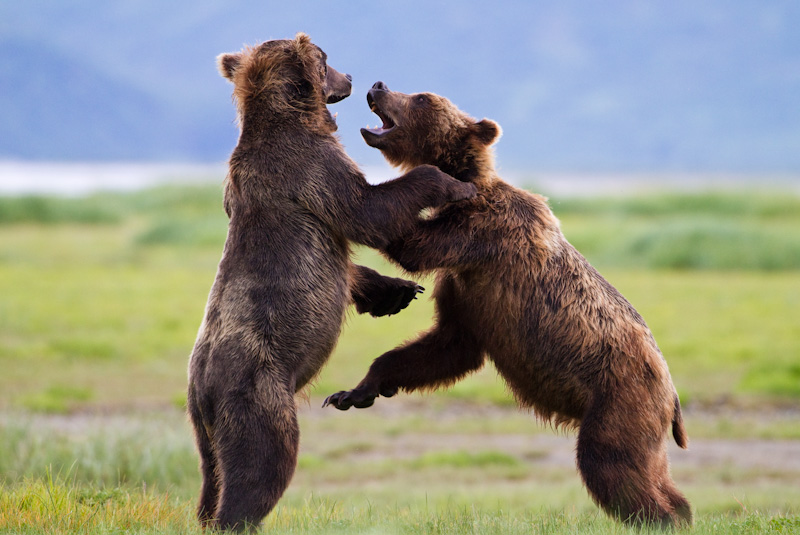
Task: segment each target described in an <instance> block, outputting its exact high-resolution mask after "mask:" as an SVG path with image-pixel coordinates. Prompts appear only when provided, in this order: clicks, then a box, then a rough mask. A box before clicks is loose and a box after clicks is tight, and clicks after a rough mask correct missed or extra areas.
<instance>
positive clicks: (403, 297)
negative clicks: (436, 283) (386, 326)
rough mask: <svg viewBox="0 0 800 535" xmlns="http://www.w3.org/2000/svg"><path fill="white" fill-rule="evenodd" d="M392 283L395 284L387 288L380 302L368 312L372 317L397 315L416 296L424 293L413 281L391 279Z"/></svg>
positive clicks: (423, 289)
mask: <svg viewBox="0 0 800 535" xmlns="http://www.w3.org/2000/svg"><path fill="white" fill-rule="evenodd" d="M393 281H396V283H397V284H396V285H395V286H393V287H391V288H387V290H386V292H385V293H384V295H383V296H382V298H381V300H380V301H379V302H377V303H375V306H373V307H372V310H370V315H372V316H373V317H376V318H377V317H380V316H391V315H392V314H397V313H398V312H400V311H401V310H403V309H404V308H406V307H407V306H408V304H409V303H411V301H413V300H414V299H416V298H417V294H421V293H422V292H424V291H425V288H423V287H422V286H420V285H419V284H417V283H416V282H413V281H407V280H403V279H393Z"/></svg>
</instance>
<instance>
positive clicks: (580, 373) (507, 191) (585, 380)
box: [325, 82, 692, 526]
mask: <svg viewBox="0 0 800 535" xmlns="http://www.w3.org/2000/svg"><path fill="white" fill-rule="evenodd" d="M368 102H369V105H370V107H371V108H372V110H373V111H374V112H375V113H376V114H377V115H378V116H379V117H380V118H381V119H382V121H383V125H382V127H380V128H376V129H362V135H363V137H364V139H365V140H366V142H367V144H369V145H371V146H372V147H376V148H378V149H380V150H381V151H382V153H383V154H384V156H385V157H386V159H387V160H388V161H389V162H390V163H392V164H393V165H396V166H399V167H400V168H401V169H410V168H412V167H414V166H416V165H420V164H432V165H436V166H437V167H439V168H440V169H441V170H442V171H444V172H446V173H448V174H450V175H452V176H454V177H456V178H458V179H460V180H463V181H466V182H470V183H472V184H475V185H476V186H477V187H478V195H477V197H475V198H473V199H470V200H464V201H461V202H459V203H455V204H451V205H448V206H445V207H443V208H440V209H438V210H436V211H435V212H434V214H433V216H432V217H431V218H429V219H427V220H421V221H420V222H419V223H418V225H417V226H416V228H415V229H414V231H413V232H411V233H409V234H408V235H407V236H405V237H404V238H403V239H401V240H397V241H394V242H393V243H391V244H390V245H389V247H388V248H387V252H388V254H389V256H390V257H391V258H392V259H394V260H395V261H397V262H398V263H399V264H400V265H401V266H402V267H403V268H404V269H405V270H406V271H409V272H419V271H431V270H435V271H436V277H437V282H436V289H435V291H434V298H435V300H436V324H435V325H434V326H433V328H432V329H430V330H429V331H428V332H427V333H425V334H423V335H422V336H420V337H419V338H418V339H417V340H414V341H412V342H408V343H406V344H405V345H402V346H400V347H398V348H396V349H393V350H391V351H389V352H387V353H385V354H383V355H382V356H380V357H379V358H377V359H376V360H375V361H374V362H373V363H372V366H371V367H370V369H369V372H368V373H367V375H366V377H365V378H364V379H363V380H362V381H361V382H360V383H359V384H358V386H357V387H356V388H355V389H353V390H350V391H348V392H339V393H337V394H334V395H332V396H330V397H329V398H328V399H327V400H326V402H325V404H326V405H327V404H330V405H333V406H335V407H337V408H339V409H348V408H349V407H351V406H355V407H359V408H362V407H368V406H370V405H372V403H373V402H374V400H375V398H376V397H377V396H378V395H381V396H392V395H394V394H395V393H396V392H397V391H398V389H402V390H404V391H413V390H417V389H428V390H430V389H435V388H437V387H441V386H448V385H450V384H452V383H454V382H456V381H458V380H459V379H461V378H462V377H464V376H465V375H467V374H468V373H470V372H472V371H475V370H477V369H479V368H480V367H481V366H482V365H483V363H484V359H485V357H487V356H488V357H489V358H490V359H491V360H492V361H493V362H494V364H495V366H496V367H497V370H498V372H499V373H500V375H501V376H502V377H503V378H504V379H505V381H506V382H507V384H508V386H509V388H510V389H511V391H512V392H513V393H514V395H515V397H516V399H517V400H518V401H519V403H520V404H521V405H524V406H526V407H531V408H532V409H533V410H534V411H535V413H536V414H537V415H538V416H540V417H541V418H543V419H545V420H549V421H552V422H553V423H555V424H556V425H567V426H572V427H576V428H579V432H578V445H577V463H578V467H579V469H580V473H581V475H582V477H583V481H584V483H585V485H586V487H587V489H588V490H589V493H590V494H591V496H592V498H593V499H594V500H595V501H596V502H597V503H598V504H599V505H600V506H601V507H602V508H603V509H605V511H607V512H608V513H609V514H611V515H613V516H614V517H616V518H619V519H621V520H623V521H625V522H628V523H632V524H642V523H655V524H659V525H662V526H668V525H678V524H682V523H686V524H689V523H691V521H692V514H691V508H690V506H689V503H688V502H687V501H686V499H685V498H684V497H683V495H682V494H681V493H680V491H678V489H677V488H676V487H675V484H674V482H673V481H672V479H671V477H670V474H669V466H668V460H667V450H666V448H667V441H666V439H667V435H668V430H669V428H670V426H671V427H672V433H673V436H674V438H675V441H676V442H677V443H678V445H679V446H681V447H682V448H685V447H686V446H687V435H686V431H685V430H684V427H683V421H682V417H681V410H680V404H679V402H678V396H677V394H676V391H675V388H674V386H673V384H672V379H671V377H670V374H669V370H668V369H667V364H666V362H665V361H664V358H663V356H662V355H661V352H660V351H659V349H658V346H657V345H656V342H655V340H654V339H653V336H652V334H651V333H650V330H649V329H648V328H647V325H646V324H645V322H644V320H643V319H642V317H641V316H640V315H639V314H638V313H637V312H636V310H634V308H633V307H632V306H631V305H630V303H628V301H626V300H625V298H624V297H622V295H621V294H620V293H619V292H618V291H617V290H616V289H615V288H614V287H613V286H611V285H610V284H609V283H608V282H606V280H605V279H603V277H602V276H600V274H599V273H598V272H597V271H595V269H594V268H593V267H592V266H590V265H589V263H588V262H587V261H586V260H585V259H584V258H583V256H581V254H580V253H578V251H576V250H575V249H574V248H573V247H572V246H571V245H570V244H569V243H568V242H567V240H566V239H565V238H564V235H563V234H562V233H561V230H560V228H559V223H558V220H557V219H556V218H555V216H554V215H553V213H552V212H551V211H550V208H549V207H548V205H547V202H546V199H545V198H543V197H541V196H539V195H535V194H532V193H528V192H526V191H523V190H520V189H517V188H515V187H513V186H511V185H509V184H507V183H506V182H503V181H502V180H501V179H500V178H499V177H498V175H497V174H496V172H495V170H494V162H493V154H492V150H491V149H490V145H491V144H492V143H493V142H494V141H495V140H496V138H497V137H498V136H499V134H500V128H499V127H498V126H497V124H496V123H494V122H492V121H490V120H487V119H484V120H481V121H478V122H476V121H475V120H474V119H472V118H470V117H469V116H467V115H466V114H464V113H463V112H461V111H459V110H458V109H457V108H456V107H455V106H454V105H453V104H451V103H450V101H448V100H447V99H445V98H443V97H440V96H437V95H434V94H430V93H420V94H414V95H406V94H402V93H397V92H393V91H389V89H388V88H387V87H386V86H385V85H384V84H383V83H382V82H378V83H376V84H375V85H374V86H373V88H372V89H371V90H370V92H369V95H368Z"/></svg>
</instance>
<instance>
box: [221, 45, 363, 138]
mask: <svg viewBox="0 0 800 535" xmlns="http://www.w3.org/2000/svg"><path fill="white" fill-rule="evenodd" d="M217 64H218V67H219V70H220V72H221V73H222V76H224V77H225V78H227V79H228V80H230V81H231V82H233V85H234V90H233V96H234V99H235V100H236V104H237V108H238V112H239V119H240V121H242V123H247V122H248V121H251V122H255V123H257V124H261V123H269V122H274V121H276V120H281V119H286V118H289V119H290V120H295V119H299V121H300V122H301V123H303V124H305V125H306V126H308V127H309V128H312V129H314V130H315V131H320V132H322V133H332V132H335V131H336V121H335V120H334V118H333V117H332V116H331V114H330V113H329V112H328V109H327V107H326V104H332V103H334V102H339V101H340V100H342V99H344V98H346V97H347V96H349V95H350V90H351V84H350V82H351V80H352V78H351V77H350V75H349V74H342V73H339V72H337V71H336V70H335V69H333V68H332V67H329V66H328V64H327V55H326V54H325V52H323V51H322V50H321V49H320V48H319V47H318V46H316V45H315V44H313V43H312V42H311V39H310V38H309V37H308V35H306V34H304V33H298V34H297V36H296V37H295V38H294V39H280V40H274V41H267V42H265V43H262V44H260V45H258V46H255V47H247V48H245V49H244V50H242V51H241V52H233V53H229V54H220V55H219V56H218V57H217ZM243 126H244V124H243Z"/></svg>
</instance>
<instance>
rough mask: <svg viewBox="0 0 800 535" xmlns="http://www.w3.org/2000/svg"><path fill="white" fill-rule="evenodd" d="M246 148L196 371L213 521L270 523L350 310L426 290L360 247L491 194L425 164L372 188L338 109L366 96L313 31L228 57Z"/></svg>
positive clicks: (232, 175) (229, 187)
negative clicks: (366, 259)
mask: <svg viewBox="0 0 800 535" xmlns="http://www.w3.org/2000/svg"><path fill="white" fill-rule="evenodd" d="M219 68H220V71H221V72H222V74H223V76H225V77H226V78H228V79H229V80H231V81H232V82H233V84H234V96H235V100H236V103H237V107H238V117H239V123H240V129H241V132H240V137H239V142H238V145H237V146H236V148H235V150H234V151H233V154H232V156H231V158H230V169H229V173H228V177H227V179H226V184H225V194H224V206H225V210H226V211H227V213H228V215H229V217H230V224H229V228H228V237H227V240H226V242H225V249H224V251H223V255H222V259H221V261H220V264H219V269H218V271H217V275H216V279H215V281H214V284H213V287H212V288H211V292H210V295H209V298H208V304H207V305H206V311H205V317H204V320H203V323H202V325H201V327H200V331H199V333H198V336H197V341H196V343H195V347H194V350H193V352H192V355H191V359H190V363H189V391H188V409H189V415H190V418H191V421H192V423H193V425H194V429H195V438H196V441H197V446H198V449H199V452H200V457H201V463H200V464H201V471H202V475H203V485H202V489H201V494H200V500H199V504H198V510H197V514H198V518H199V520H200V521H201V522H202V523H203V525H210V526H212V527H216V528H223V529H235V530H243V529H245V528H247V527H250V528H255V526H257V525H258V523H259V522H260V521H261V519H262V518H263V517H264V516H265V515H266V514H267V513H268V512H269V511H270V510H271V509H272V508H273V506H274V505H275V503H276V502H277V501H278V499H279V498H280V496H281V495H282V494H283V492H284V490H285V489H286V487H287V485H288V484H289V481H290V479H291V477H292V474H293V473H294V469H295V465H296V460H297V448H298V439H299V436H298V434H299V431H298V426H297V420H296V414H295V402H294V395H295V392H297V391H298V390H299V389H301V388H302V387H303V386H304V385H306V384H307V383H308V382H309V381H310V380H311V379H312V378H313V377H314V376H315V375H316V374H317V373H318V371H319V370H320V368H321V367H322V365H323V364H324V363H325V361H326V360H327V359H328V356H329V355H330V353H331V351H332V350H333V347H334V345H335V344H336V340H337V338H338V336H339V333H340V330H341V326H342V322H343V319H344V315H345V309H346V307H347V305H348V303H350V302H354V303H355V304H356V307H357V309H358V311H359V312H370V313H372V314H373V315H384V314H391V313H395V312H398V311H399V310H400V309H402V308H404V307H405V306H406V305H407V304H408V302H409V301H410V300H411V299H412V298H413V297H414V295H415V294H416V292H417V291H418V290H419V287H418V286H417V285H416V284H414V283H412V282H409V281H404V280H402V279H393V278H386V277H381V276H380V275H379V274H378V273H376V272H375V271H373V270H371V269H368V268H364V267H359V266H353V265H352V264H351V262H350V259H349V253H350V250H349V245H348V242H349V240H353V241H356V242H359V243H363V244H366V245H370V246H373V247H380V246H386V245H387V244H388V243H389V242H390V241H391V240H394V239H397V238H398V237H399V236H401V235H402V234H403V233H404V232H407V231H408V230H409V229H410V228H412V226H413V225H414V223H415V221H416V219H417V215H418V213H419V211H420V210H421V209H423V208H425V207H432V206H438V205H441V204H444V203H446V202H449V201H456V200H461V199H464V198H468V197H471V196H474V194H475V187H474V186H473V185H469V184H464V183H462V182H459V181H457V180H454V179H453V178H452V177H448V176H447V175H445V174H444V173H442V172H441V171H439V170H438V169H437V168H435V167H432V166H422V167H419V168H416V169H414V170H411V171H410V172H409V173H407V174H406V175H405V176H403V177H401V178H398V179H395V180H393V181H390V182H386V183H384V184H380V185H377V186H371V185H369V184H368V183H367V181H366V179H365V178H364V176H363V175H362V173H361V172H360V171H359V169H358V168H357V166H356V165H355V163H353V162H352V160H350V159H349V158H348V157H347V155H346V154H345V152H344V150H343V148H342V146H341V145H340V143H339V141H338V140H337V138H336V137H335V136H334V135H333V132H334V131H335V130H336V123H335V122H334V119H333V117H332V116H331V115H330V113H329V112H328V110H327V107H326V104H327V103H332V102H336V101H338V100H341V99H342V98H344V97H346V96H347V95H349V94H350V79H349V76H346V75H343V74H340V73H338V72H336V71H335V70H334V69H333V68H331V67H328V66H327V63H326V56H325V54H324V52H322V50H320V49H319V48H318V47H317V46H315V45H313V44H312V43H311V41H310V40H309V38H308V36H306V35H304V34H298V35H297V37H296V38H295V39H293V40H276V41H268V42H266V43H263V44H261V45H259V46H257V47H254V48H248V49H246V50H244V51H242V52H239V53H234V54H224V55H222V56H220V57H219Z"/></svg>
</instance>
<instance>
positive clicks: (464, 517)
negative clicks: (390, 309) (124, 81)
mask: <svg viewBox="0 0 800 535" xmlns="http://www.w3.org/2000/svg"><path fill="white" fill-rule="evenodd" d="M220 194H221V193H220V188H218V187H197V188H162V189H154V190H147V191H142V192H137V193H131V194H102V195H96V196H92V197H87V198H79V199H56V198H42V197H29V198H0V369H1V370H2V373H0V483H2V485H3V488H2V491H1V492H0V532H25V533H43V532H48V533H117V532H121V531H125V530H129V531H131V532H137V533H171V532H181V533H183V532H194V531H198V530H197V529H196V528H195V527H194V524H193V522H192V520H191V510H192V507H193V506H192V500H193V499H194V496H195V493H196V491H197V486H198V484H199V479H198V474H197V468H196V454H195V452H194V449H193V445H192V442H191V436H190V432H189V428H188V426H187V425H186V422H185V418H184V417H183V415H182V412H181V410H182V409H181V408H182V406H183V403H184V402H185V383H186V364H187V357H188V353H189V351H190V350H191V346H192V344H193V342H194V336H195V334H196V331H197V328H198V326H199V324H200V320H201V316H202V312H203V306H204V304H205V299H206V296H207V294H208V290H209V288H210V285H211V282H212V280H213V276H214V272H215V269H216V263H217V262H218V260H219V256H220V252H221V247H222V242H223V241H224V237H225V225H226V219H225V216H224V214H223V212H222V209H221V202H220ZM551 204H552V206H553V209H554V211H555V212H556V215H557V216H558V217H559V218H560V219H561V221H562V226H563V228H564V232H565V234H566V235H567V237H568V239H570V241H571V242H572V243H573V244H574V245H576V247H578V248H579V250H581V251H582V252H584V254H585V255H586V256H587V258H589V260H590V261H591V262H592V263H593V264H594V265H595V266H596V267H598V269H599V270H600V271H601V273H603V275H604V276H606V278H608V280H609V281H610V282H611V283H612V284H614V285H615V286H617V287H618V288H619V289H620V290H621V291H622V293H623V294H624V295H625V296H626V297H627V298H628V299H629V300H630V301H631V302H632V303H633V304H634V305H635V306H636V307H637V309H638V310H639V311H640V312H641V313H642V315H643V316H644V317H645V319H646V320H647V322H648V324H649V325H650V327H651V329H652V330H653V332H654V334H655V336H656V339H657V340H658V342H659V345H660V346H661V348H662V350H663V352H664V354H665V356H666V358H667V360H668V362H669V365H670V369H671V371H672V373H673V378H674V380H675V383H676V385H677V387H678V390H679V393H680V395H681V397H682V401H683V403H684V406H685V407H686V410H687V425H688V427H689V432H690V435H691V436H692V438H693V439H696V440H697V445H698V450H699V454H702V453H703V452H704V451H706V450H708V451H710V452H712V454H710V455H709V459H705V458H702V455H700V457H697V458H695V457H691V456H689V457H681V455H683V452H676V453H674V455H673V472H674V475H675V478H676V480H677V481H678V484H679V486H681V488H683V489H684V490H685V491H686V493H687V496H688V497H689V498H690V500H691V501H692V503H693V505H694V506H695V508H696V511H697V515H698V525H697V527H696V529H695V531H697V532H699V533H706V532H708V533H765V532H774V533H795V532H800V517H799V516H798V509H800V467H796V466H795V465H794V464H791V458H792V457H791V455H792V454H791V452H792V451H800V450H791V448H790V449H789V450H787V451H789V453H788V454H787V453H785V452H784V453H783V455H786V459H788V461H787V462H789V465H787V466H788V467H784V468H780V467H776V465H777V464H779V462H778V461H780V455H778V458H777V460H770V459H765V460H764V463H765V464H759V463H758V462H750V463H739V462H736V460H735V455H734V457H731V458H727V457H725V458H723V457H724V456H717V457H719V458H718V459H715V458H714V457H715V456H714V455H713V452H714V451H715V450H714V447H715V444H717V442H714V441H720V440H724V441H727V442H725V444H728V443H731V444H734V445H737V444H738V445H739V446H741V454H742V455H743V456H748V457H753V456H754V455H750V453H753V452H748V449H747V445H748V444H751V443H750V442H748V441H750V440H756V439H758V440H760V441H761V442H756V443H755V444H756V445H757V446H756V447H759V445H762V446H765V445H766V446H769V445H779V446H780V445H783V446H785V445H786V444H796V443H797V442H795V441H798V440H800V425H798V423H797V422H798V415H800V321H798V320H797V318H798V317H800V199H798V198H797V197H793V196H791V195H781V194H773V195H760V196H756V197H753V196H746V195H743V194H720V193H708V194H696V195H652V196H647V197H638V198H637V197H632V198H622V199H594V200H591V201H589V200H581V199H553V200H551ZM357 253H358V256H359V260H360V261H362V262H364V263H367V264H369V265H372V266H375V267H376V268H377V269H379V270H380V271H381V272H384V273H387V274H391V273H394V272H395V271H394V270H393V268H392V267H391V266H390V265H388V264H387V263H386V262H384V261H383V260H382V259H381V258H380V257H379V256H378V255H377V254H375V253H373V252H371V251H369V250H365V249H359V250H358V251H357ZM422 283H423V285H426V286H427V287H428V288H431V287H432V281H431V280H427V281H426V280H423V281H422ZM431 313H432V305H431V302H430V301H429V300H428V299H421V300H419V301H415V302H414V303H413V304H412V305H411V307H410V308H409V309H407V310H406V311H404V312H403V313H401V314H399V315H397V316H395V317H391V318H380V319H374V318H370V317H360V316H356V315H355V314H354V315H353V316H352V317H351V318H350V319H349V321H348V324H347V326H346V328H345V332H344V334H343V336H342V338H341V340H340V343H339V346H338V348H337V350H336V352H335V353H334V355H333V357H332V359H331V362H330V365H329V366H328V367H327V368H326V369H325V371H324V372H323V374H322V375H321V376H320V378H319V379H318V381H317V382H316V385H315V387H314V388H312V389H310V390H309V392H308V396H309V401H308V403H305V402H302V401H301V402H300V404H301V425H302V436H303V445H302V454H301V458H300V464H299V468H298V473H297V475H296V477H295V480H294V482H293V483H292V486H291V487H290V489H289V491H288V492H287V494H286V496H285V498H284V500H283V501H282V502H281V506H280V507H279V509H278V510H277V511H276V513H275V514H273V515H271V516H270V518H269V519H268V522H267V526H268V527H269V530H270V531H275V532H278V533H284V532H285V533H290V532H295V533H298V532H300V533H328V532H332V533H517V532H519V533H522V532H525V533H530V532H536V533H565V532H576V531H580V532H596V533H617V532H621V531H625V530H624V529H623V528H620V527H618V526H616V525H615V524H613V523H611V522H609V521H607V520H606V519H605V518H604V517H603V516H602V515H600V514H598V512H597V509H596V508H595V507H594V505H593V504H591V502H590V501H589V499H588V498H587V496H586V493H585V491H584V490H583V488H582V487H581V485H580V481H579V479H578V477H577V474H576V473H575V469H574V464H573V463H572V461H571V456H572V453H571V449H572V447H573V444H572V442H571V440H572V439H571V437H569V436H567V437H564V436H559V435H557V434H555V433H553V432H552V430H549V429H547V428H543V427H542V426H540V425H538V424H536V423H535V422H534V420H533V418H532V417H531V416H530V415H528V414H525V413H522V412H519V411H517V410H516V409H515V408H514V406H513V404H512V400H511V398H510V396H509V395H508V393H507V392H506V390H505V388H504V386H503V384H502V382H501V381H499V380H498V379H497V377H496V374H495V372H494V369H493V368H492V367H491V366H487V367H486V368H485V369H483V370H482V371H481V372H480V373H478V374H476V375H475V376H473V377H471V378H469V379H468V380H465V381H463V382H461V383H460V384H458V385H456V386H455V387H454V388H453V389H451V390H449V391H447V392H439V393H435V394H431V395H427V396H399V397H396V398H393V399H392V400H379V404H378V405H376V407H375V409H374V410H371V411H363V412H354V411H349V412H347V413H339V412H338V411H333V410H331V409H327V410H322V409H320V408H319V404H320V402H321V399H322V398H323V397H324V396H326V395H327V394H330V393H332V392H335V391H337V390H341V389H343V388H348V387H351V386H353V385H355V383H356V382H357V381H358V380H359V379H360V378H361V377H362V376H363V374H364V373H365V371H366V369H367V367H368V365H369V363H370V362H371V361H372V359H373V358H375V357H376V356H378V355H379V354H380V353H381V352H383V351H385V350H387V349H390V348H391V347H393V346H394V345H396V344H397V343H398V342H400V341H402V340H404V339H407V338H410V337H412V336H414V334H415V333H417V332H418V331H420V330H422V329H424V328H426V327H427V326H428V325H429V324H430V318H431ZM552 441H556V442H552ZM704 441H705V442H704ZM787 441H788V442H787ZM720 444H722V443H720ZM783 446H781V447H783ZM704 448H706V449H705V450H704ZM784 449H785V448H784ZM720 451H721V450H720ZM737 451H739V450H734V452H737ZM770 451H771V450H770ZM781 451H783V450H781ZM559 452H560V453H559ZM769 455H770V454H765V456H767V457H768V456H769ZM681 459H688V460H684V461H682V460H681ZM703 459H705V460H703ZM773 461H774V462H773Z"/></svg>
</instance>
